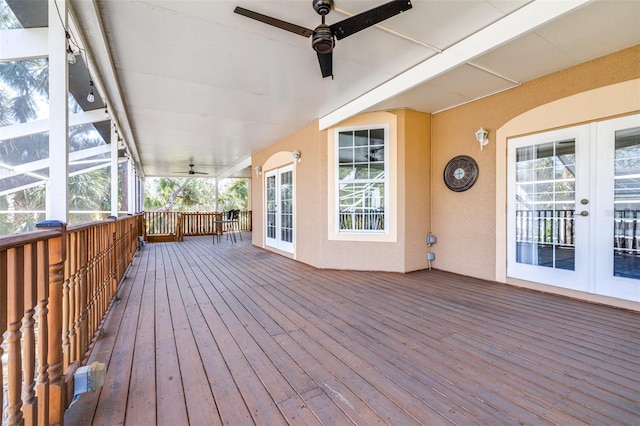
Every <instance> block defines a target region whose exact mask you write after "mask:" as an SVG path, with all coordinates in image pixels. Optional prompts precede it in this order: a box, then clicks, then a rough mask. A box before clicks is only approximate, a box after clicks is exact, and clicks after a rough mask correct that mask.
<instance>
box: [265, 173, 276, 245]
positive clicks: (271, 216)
mask: <svg viewBox="0 0 640 426" xmlns="http://www.w3.org/2000/svg"><path fill="white" fill-rule="evenodd" d="M266 180H267V182H266V191H267V224H266V225H267V238H275V237H276V211H277V205H276V177H275V175H272V176H267V178H266Z"/></svg>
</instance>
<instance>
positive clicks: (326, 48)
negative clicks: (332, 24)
mask: <svg viewBox="0 0 640 426" xmlns="http://www.w3.org/2000/svg"><path fill="white" fill-rule="evenodd" d="M333 44H334V41H333V33H332V32H331V28H329V26H328V25H325V24H321V25H318V26H317V27H316V29H315V30H313V37H312V38H311V46H312V47H313V50H315V51H316V52H318V53H320V54H324V53H330V52H332V51H333Z"/></svg>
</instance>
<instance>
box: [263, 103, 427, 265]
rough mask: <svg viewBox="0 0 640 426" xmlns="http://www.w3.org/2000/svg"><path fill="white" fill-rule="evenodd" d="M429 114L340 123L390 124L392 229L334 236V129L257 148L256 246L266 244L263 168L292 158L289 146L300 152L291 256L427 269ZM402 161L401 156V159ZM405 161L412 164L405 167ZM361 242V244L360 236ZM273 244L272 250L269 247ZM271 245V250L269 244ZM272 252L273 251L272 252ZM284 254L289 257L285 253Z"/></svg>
mask: <svg viewBox="0 0 640 426" xmlns="http://www.w3.org/2000/svg"><path fill="white" fill-rule="evenodd" d="M429 123H430V116H429V115H428V114H423V113H419V112H412V111H394V112H392V113H389V112H376V113H369V114H362V115H359V116H357V117H354V118H352V119H350V120H347V121H345V122H343V123H341V124H340V125H339V126H338V128H344V127H354V126H361V125H386V126H388V128H389V137H390V140H391V141H390V150H391V151H392V152H391V153H390V162H389V163H390V170H389V171H388V174H389V195H390V198H389V206H387V211H386V214H388V215H389V216H390V220H389V222H390V231H389V233H388V234H386V235H378V236H371V235H369V236H357V235H352V236H347V237H345V236H344V235H335V233H334V234H332V232H331V230H330V229H331V221H330V220H329V218H330V212H331V211H333V189H332V188H333V185H334V182H333V177H334V176H333V172H332V170H333V169H332V168H333V166H332V164H333V155H334V154H333V146H334V145H333V135H334V132H335V129H328V130H326V131H319V130H318V123H317V122H314V123H311V124H310V125H308V126H307V127H305V128H304V129H302V130H301V131H299V132H297V133H295V134H293V135H291V136H289V137H287V138H285V139H283V140H282V141H280V142H278V143H276V144H274V145H272V146H270V147H269V148H267V149H265V150H263V151H260V152H257V153H254V154H253V156H252V163H253V164H252V169H255V167H256V166H260V167H261V168H262V175H261V176H257V175H256V174H255V172H254V175H253V184H252V198H253V206H254V212H253V230H254V232H253V244H254V245H257V246H260V247H265V244H264V235H263V234H264V211H263V209H264V207H263V205H264V175H265V172H267V171H269V170H272V169H275V168H278V167H282V166H284V165H287V164H291V163H292V159H291V158H292V157H291V151H294V150H299V151H300V152H301V153H302V162H300V163H295V164H294V181H295V191H294V192H295V194H296V195H295V205H296V208H295V211H296V214H295V220H294V221H295V225H294V226H295V230H294V234H295V235H296V237H295V247H294V255H293V257H294V258H295V259H296V260H299V261H301V262H305V263H308V264H310V265H313V266H316V267H320V268H334V269H356V270H377V271H395V272H408V271H412V270H418V269H424V268H425V267H426V266H427V265H426V260H425V256H426V252H427V246H426V244H425V242H424V241H425V236H426V233H427V231H428V222H429V220H428V209H429V196H428V195H429V191H428V188H429V154H430V149H429V147H430V145H429V136H430V132H429ZM396 159H397V160H396ZM404 163H406V166H400V167H398V165H399V164H400V165H402V164H404ZM356 240H357V241H356ZM265 248H268V247H265ZM268 249H270V248H268ZM270 250H271V249H270ZM285 255H286V254H285Z"/></svg>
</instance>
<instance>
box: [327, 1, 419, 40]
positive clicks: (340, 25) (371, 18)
mask: <svg viewBox="0 0 640 426" xmlns="http://www.w3.org/2000/svg"><path fill="white" fill-rule="evenodd" d="M412 7H413V6H412V5H411V0H394V1H390V2H388V3H385V4H383V5H380V6H378V7H374V8H373V9H369V10H367V11H365V12H362V13H359V14H357V15H354V16H352V17H350V18H347V19H344V20H342V21H340V22H336V23H335V24H333V25H331V26H329V28H331V32H332V33H333V35H334V36H335V37H336V38H337V39H338V40H341V39H343V38H345V37H348V36H350V35H352V34H355V33H357V32H358V31H362V30H364V29H366V28H369V27H370V26H372V25H375V24H378V23H380V22H382V21H384V20H385V19H388V18H391V17H392V16H396V15H398V14H399V13H402V12H404V11H407V10H409V9H411V8H412Z"/></svg>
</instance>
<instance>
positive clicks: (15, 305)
mask: <svg viewBox="0 0 640 426" xmlns="http://www.w3.org/2000/svg"><path fill="white" fill-rule="evenodd" d="M7 277H8V287H7V302H8V303H7V355H8V365H7V375H8V379H9V380H8V381H9V388H8V392H7V397H8V406H7V413H8V418H7V424H8V425H19V424H21V423H22V421H23V419H22V411H21V408H22V399H21V398H20V392H21V390H22V386H21V385H22V348H21V347H20V339H21V338H22V333H21V332H20V326H21V324H22V315H23V312H24V291H23V289H22V283H23V282H24V246H22V247H17V248H12V249H9V250H8V251H7Z"/></svg>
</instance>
